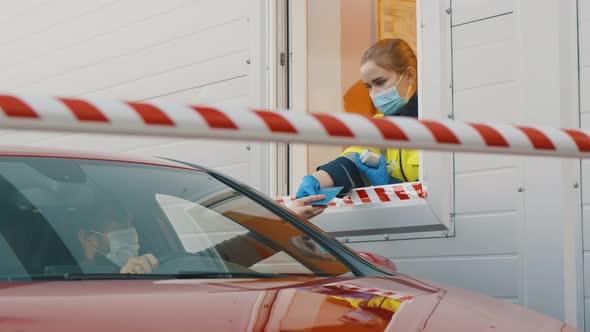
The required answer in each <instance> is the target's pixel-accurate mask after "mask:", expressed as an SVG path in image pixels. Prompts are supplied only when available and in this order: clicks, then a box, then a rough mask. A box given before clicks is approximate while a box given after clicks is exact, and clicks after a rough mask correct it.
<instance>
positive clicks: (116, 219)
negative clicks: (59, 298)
mask: <svg viewBox="0 0 590 332" xmlns="http://www.w3.org/2000/svg"><path fill="white" fill-rule="evenodd" d="M0 204H1V207H0V209H1V211H2V219H1V221H0V255H1V257H2V258H1V260H0V278H1V280H5V281H9V280H42V279H50V278H56V279H60V278H63V279H79V278H117V277H118V276H121V277H123V276H127V277H129V276H134V277H136V278H141V277H145V278H148V277H150V276H151V277H156V276H157V277H167V276H169V277H171V278H172V277H183V276H185V277H195V278H197V277H228V278H233V277H279V276H336V275H342V274H345V273H348V272H349V270H348V269H347V267H345V265H343V264H342V263H341V262H340V261H339V260H338V259H336V258H335V257H334V256H333V255H332V254H330V253H329V252H328V251H327V250H326V249H325V248H324V247H322V245H321V244H319V243H316V242H315V241H313V240H311V239H310V238H309V237H308V236H306V234H305V233H303V232H302V231H300V230H299V229H298V228H296V227H294V226H293V225H292V224H291V223H290V222H289V221H286V220H284V219H282V218H280V217H278V216H277V215H275V214H273V213H272V212H270V211H269V210H268V209H266V208H265V207H264V206H262V205H260V204H258V203H256V202H255V201H253V200H252V199H250V198H248V197H246V196H244V195H243V194H242V193H241V192H240V191H238V190H236V189H234V188H232V187H229V186H228V185H226V184H224V183H223V182H221V181H219V180H217V179H216V177H215V176H212V175H211V174H209V173H207V172H204V171H200V170H192V169H184V168H181V167H169V166H158V165H149V164H138V163H131V162H116V161H97V160H82V159H65V158H40V157H4V158H0Z"/></svg>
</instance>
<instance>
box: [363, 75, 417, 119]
mask: <svg viewBox="0 0 590 332" xmlns="http://www.w3.org/2000/svg"><path fill="white" fill-rule="evenodd" d="M404 75H405V73H404V74H403V75H402V76H401V77H400V78H399V80H398V81H397V83H396V84H395V86H393V87H391V88H389V89H386V90H383V91H381V92H379V93H377V94H371V99H372V100H373V104H374V105H375V107H377V109H378V110H379V111H380V112H381V113H383V114H385V115H395V114H397V113H399V112H400V111H401V109H402V108H403V107H404V105H406V104H407V103H408V96H409V95H410V88H411V86H408V91H407V92H406V97H404V98H402V97H400V95H399V92H398V91H397V86H398V85H399V82H401V80H402V78H404Z"/></svg>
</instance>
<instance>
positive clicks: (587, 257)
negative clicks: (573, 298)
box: [584, 252, 590, 297]
mask: <svg viewBox="0 0 590 332" xmlns="http://www.w3.org/2000/svg"><path fill="white" fill-rule="evenodd" d="M584 275H585V276H589V275H590V252H586V253H585V254H584ZM584 295H585V296H586V297H590V278H588V277H586V278H585V279H584Z"/></svg>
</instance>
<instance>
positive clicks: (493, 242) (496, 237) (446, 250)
mask: <svg viewBox="0 0 590 332" xmlns="http://www.w3.org/2000/svg"><path fill="white" fill-rule="evenodd" d="M455 228H456V229H457V230H458V232H459V233H458V234H457V236H455V237H452V238H433V239H419V240H412V241H389V242H387V241H382V242H362V243H352V244H350V246H351V247H353V248H354V249H356V250H359V251H370V252H374V253H376V254H378V255H381V256H384V257H390V258H391V259H393V260H394V261H397V259H399V258H420V257H423V258H425V257H436V256H461V255H466V254H469V255H472V256H474V258H475V256H483V255H493V254H515V253H517V251H518V248H517V240H518V218H517V217H516V216H515V215H514V214H513V213H497V214H490V215H477V216H458V217H457V218H456V220H455ZM484 238H485V239H486V240H485V241H482V239H484ZM432 277H433V276H430V278H432Z"/></svg>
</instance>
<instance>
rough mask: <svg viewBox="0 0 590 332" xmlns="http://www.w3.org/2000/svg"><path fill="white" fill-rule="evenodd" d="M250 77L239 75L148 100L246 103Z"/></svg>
mask: <svg viewBox="0 0 590 332" xmlns="http://www.w3.org/2000/svg"><path fill="white" fill-rule="evenodd" d="M220 78H221V76H220ZM249 80H250V78H249V77H248V76H241V77H237V78H230V79H228V80H224V81H222V82H219V83H213V84H208V85H206V86H203V87H200V88H195V89H188V90H184V91H181V92H177V93H172V94H166V95H165V96H163V97H156V98H150V99H148V100H149V101H154V102H155V101H168V102H182V103H201V104H217V103H223V102H228V101H232V100H235V99H240V100H242V101H243V102H242V103H241V105H242V106H243V105H247V104H248V94H249V92H250V87H249V85H248V82H249Z"/></svg>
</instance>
